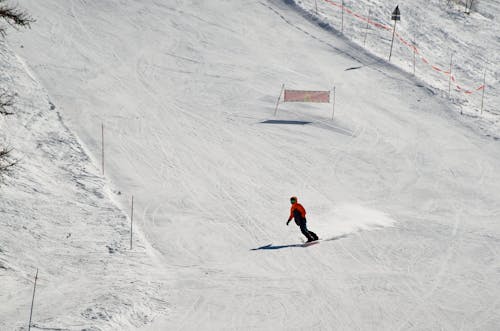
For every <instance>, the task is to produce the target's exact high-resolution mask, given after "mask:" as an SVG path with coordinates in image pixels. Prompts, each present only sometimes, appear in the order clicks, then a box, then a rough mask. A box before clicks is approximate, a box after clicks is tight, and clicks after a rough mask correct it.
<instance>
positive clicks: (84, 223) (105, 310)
mask: <svg viewBox="0 0 500 331" xmlns="http://www.w3.org/2000/svg"><path fill="white" fill-rule="evenodd" d="M0 56H1V58H0V68H2V70H1V73H0V87H1V88H2V89H8V90H9V91H11V92H14V93H17V94H18V97H17V99H16V107H15V115H12V116H9V117H2V118H0V141H1V142H2V145H4V144H9V145H10V146H12V147H14V148H15V150H14V151H15V157H16V158H18V159H19V160H20V162H19V164H18V166H16V168H15V171H14V173H13V174H12V176H8V177H6V178H5V183H3V184H2V185H0V196H1V201H0V330H2V331H3V330H6V331H7V330H27V326H28V318H29V313H30V303H31V298H32V290H33V281H34V277H35V273H36V269H37V268H38V269H39V274H38V282H37V292H36V296H35V307H34V312H33V326H34V327H36V328H37V329H44V330H67V329H71V330H101V329H115V330H117V329H133V328H138V327H140V326H142V325H144V324H147V323H149V322H151V321H152V320H153V319H154V317H155V316H157V315H159V314H162V313H164V312H165V311H166V309H167V305H166V303H165V302H164V301H163V299H161V297H160V295H159V293H158V291H159V282H158V281H156V280H154V279H153V278H154V276H153V275H154V268H153V267H152V266H153V262H152V259H151V258H150V257H149V256H148V255H147V254H146V251H145V248H144V245H143V244H141V245H140V246H141V247H137V248H136V249H135V250H134V252H133V253H131V252H129V251H128V233H129V232H128V220H127V218H126V216H125V215H124V214H123V212H122V211H121V210H120V209H118V208H117V206H116V205H115V204H114V203H113V201H112V200H110V198H109V197H108V196H109V193H107V189H106V186H105V181H104V180H103V178H102V177H100V176H99V175H98V170H97V169H96V167H95V166H94V165H93V164H92V162H91V160H90V159H89V158H88V156H87V154H86V153H85V152H84V150H83V149H82V147H81V145H80V143H79V142H78V140H77V139H76V138H75V136H74V135H73V134H72V133H71V132H70V131H69V130H68V129H67V128H66V126H65V125H64V124H63V122H62V121H61V118H60V114H59V113H58V111H57V109H56V108H55V106H54V105H53V104H52V103H51V102H50V100H49V98H48V95H47V91H46V90H45V89H44V88H43V87H42V86H41V85H40V84H39V82H38V81H37V80H36V78H35V77H34V76H33V75H31V73H30V72H29V70H27V68H26V67H25V65H24V64H23V63H22V62H21V61H20V60H19V59H18V58H17V57H16V56H15V55H14V54H13V53H12V51H11V50H10V49H9V48H8V47H6V46H5V45H4V44H1V45H0ZM137 244H138V242H137V243H136V245H137Z"/></svg>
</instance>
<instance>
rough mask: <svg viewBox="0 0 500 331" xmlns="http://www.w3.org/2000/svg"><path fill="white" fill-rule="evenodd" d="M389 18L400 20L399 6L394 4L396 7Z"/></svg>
mask: <svg viewBox="0 0 500 331" xmlns="http://www.w3.org/2000/svg"><path fill="white" fill-rule="evenodd" d="M391 20H393V21H400V20H401V14H400V12H399V6H396V9H394V11H393V12H392V18H391Z"/></svg>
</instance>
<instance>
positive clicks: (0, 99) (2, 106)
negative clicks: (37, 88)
mask: <svg viewBox="0 0 500 331" xmlns="http://www.w3.org/2000/svg"><path fill="white" fill-rule="evenodd" d="M12 106H14V95H13V94H11V93H8V92H6V91H4V92H0V115H13V114H14V113H13V112H10V111H8V110H7V108H10V107H12Z"/></svg>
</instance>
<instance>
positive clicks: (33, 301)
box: [28, 268, 38, 331]
mask: <svg viewBox="0 0 500 331" xmlns="http://www.w3.org/2000/svg"><path fill="white" fill-rule="evenodd" d="M37 279H38V268H36V275H35V284H34V285H33V297H32V298H31V309H30V321H29V324H28V331H30V330H31V318H32V317H33V305H34V303H35V291H36V281H37Z"/></svg>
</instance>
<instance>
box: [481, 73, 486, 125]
mask: <svg viewBox="0 0 500 331" xmlns="http://www.w3.org/2000/svg"><path fill="white" fill-rule="evenodd" d="M484 90H486V69H484V76H483V93H482V94H481V115H483V105H484Z"/></svg>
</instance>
